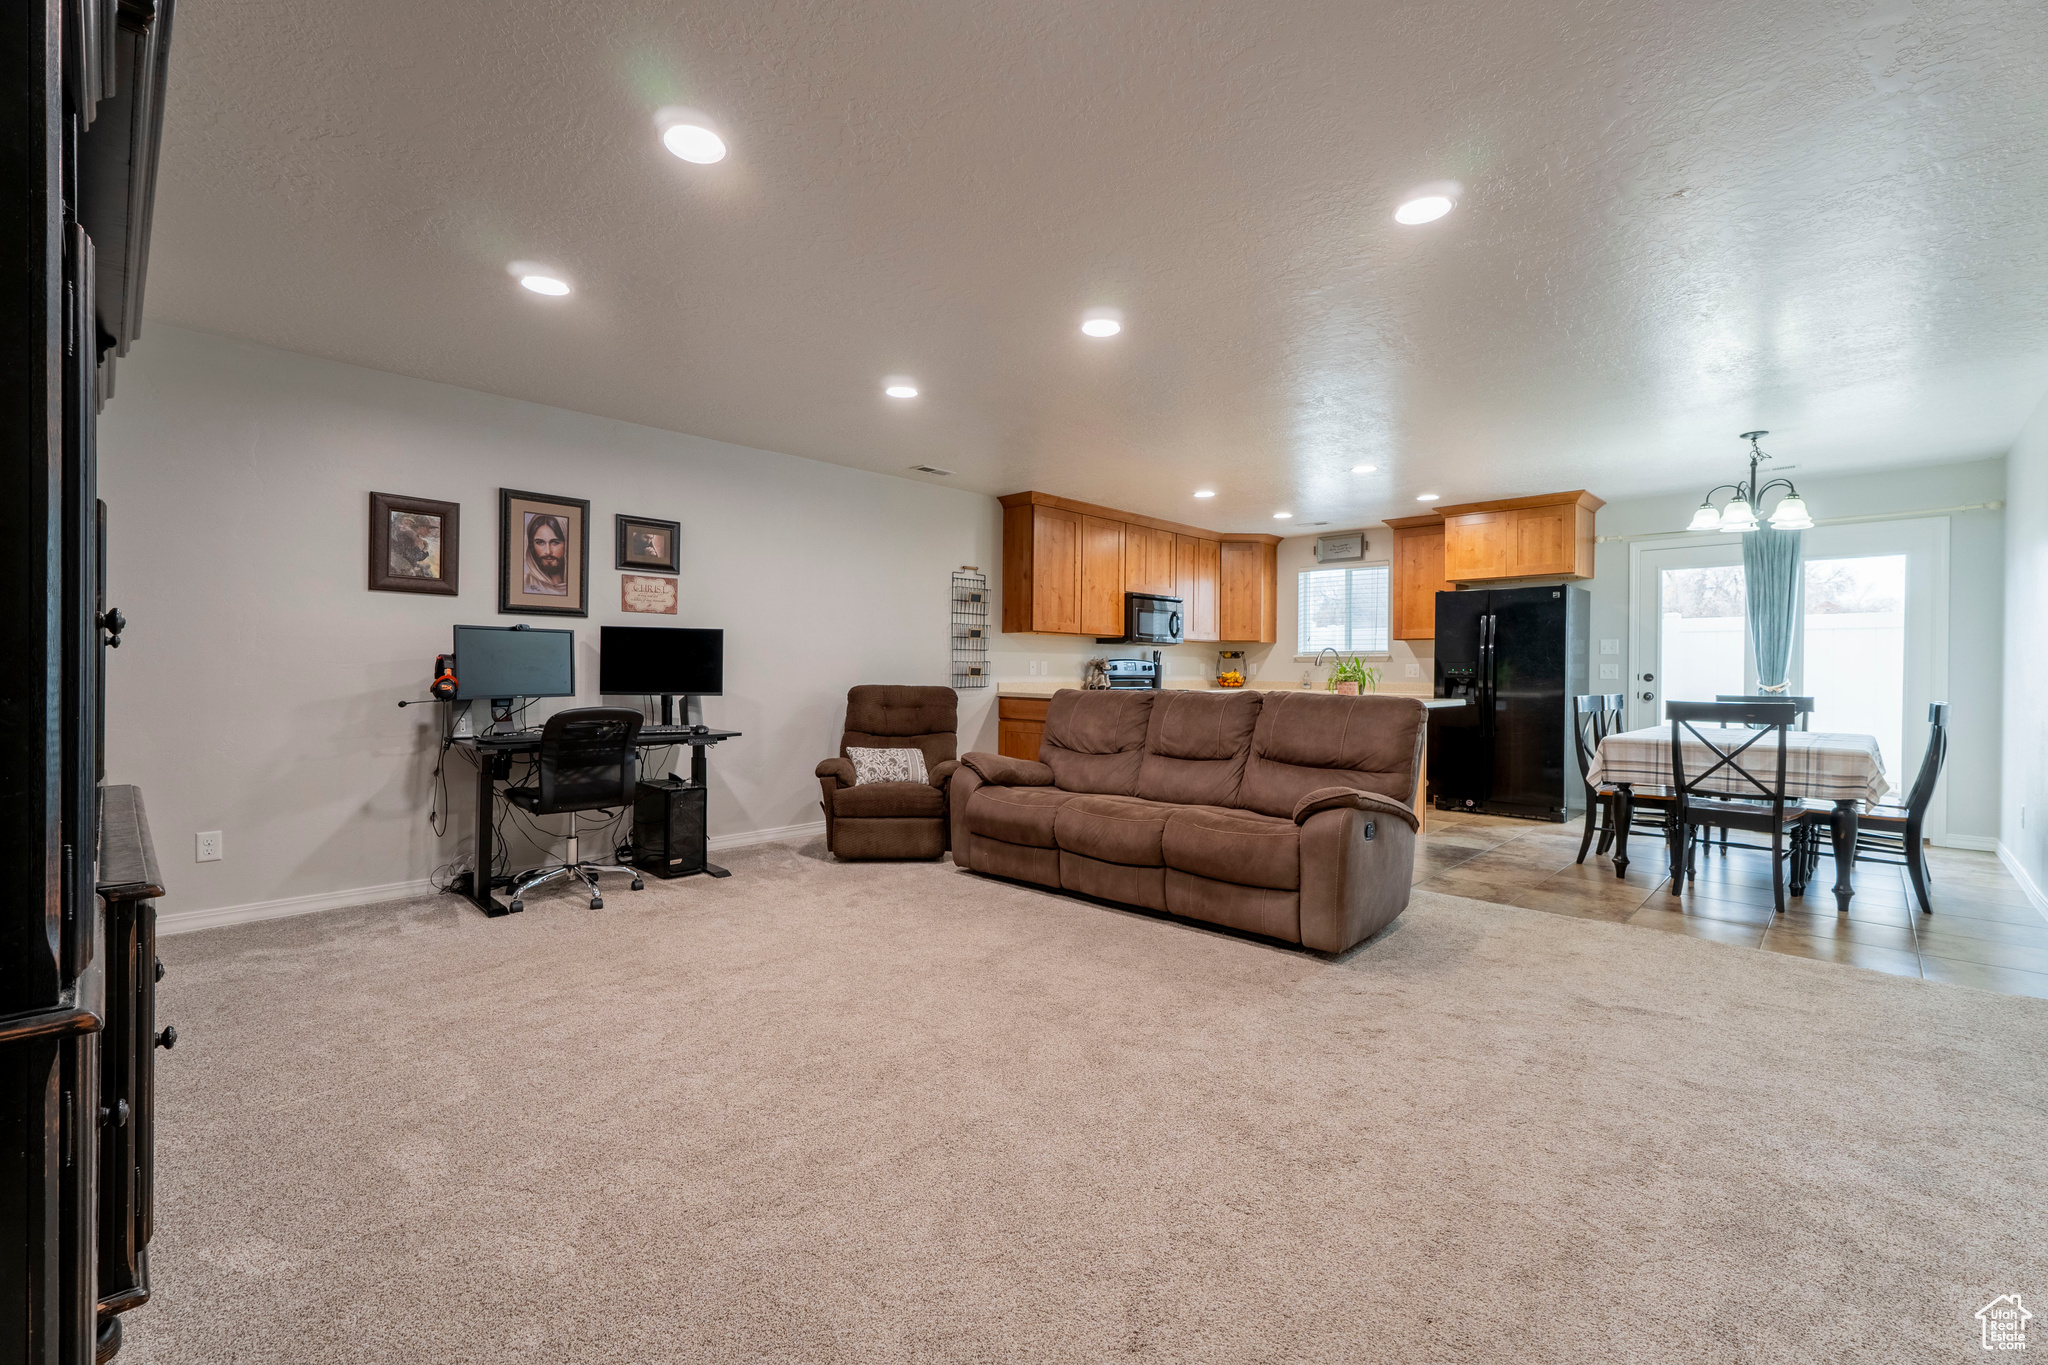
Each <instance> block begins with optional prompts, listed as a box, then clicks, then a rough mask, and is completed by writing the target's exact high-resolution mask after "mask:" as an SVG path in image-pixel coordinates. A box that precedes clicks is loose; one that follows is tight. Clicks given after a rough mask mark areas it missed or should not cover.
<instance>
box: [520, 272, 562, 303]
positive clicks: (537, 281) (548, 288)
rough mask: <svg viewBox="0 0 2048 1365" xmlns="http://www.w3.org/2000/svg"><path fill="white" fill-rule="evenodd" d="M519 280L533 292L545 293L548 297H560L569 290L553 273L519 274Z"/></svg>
mask: <svg viewBox="0 0 2048 1365" xmlns="http://www.w3.org/2000/svg"><path fill="white" fill-rule="evenodd" d="M519 282H520V283H521V284H523V285H525V286H526V287H527V288H528V289H531V290H532V291H533V292H534V293H536V294H546V295H547V296H548V297H550V298H560V297H561V296H562V295H564V294H566V293H568V292H569V286H568V285H567V284H565V283H564V282H562V281H561V280H558V279H556V278H555V277H554V276H553V275H521V276H520V277H519Z"/></svg>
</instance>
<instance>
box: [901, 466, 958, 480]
mask: <svg viewBox="0 0 2048 1365" xmlns="http://www.w3.org/2000/svg"><path fill="white" fill-rule="evenodd" d="M910 471H911V473H913V474H939V475H943V476H945V477H946V478H949V479H950V478H951V477H953V471H952V470H950V469H941V468H939V467H938V466H937V465H935V464H914V465H912V466H911V467H910Z"/></svg>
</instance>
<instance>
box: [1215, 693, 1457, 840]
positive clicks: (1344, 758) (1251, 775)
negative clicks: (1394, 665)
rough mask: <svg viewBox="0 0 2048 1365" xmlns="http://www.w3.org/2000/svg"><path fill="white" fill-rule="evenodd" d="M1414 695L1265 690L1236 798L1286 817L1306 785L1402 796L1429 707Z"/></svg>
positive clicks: (1410, 784) (1408, 792) (1409, 789)
mask: <svg viewBox="0 0 2048 1365" xmlns="http://www.w3.org/2000/svg"><path fill="white" fill-rule="evenodd" d="M1428 714H1429V713H1428V711H1426V710H1425V709H1424V708H1423V705H1422V703H1421V701H1420V700H1418V699H1416V698H1414V697H1375V696H1367V697H1339V696H1333V695H1331V694H1329V693H1318V692H1272V693H1268V694H1267V695H1266V697H1265V699H1264V703H1263V705H1261V706H1260V708H1259V721H1258V724H1257V726H1256V727H1254V728H1253V730H1252V744H1251V756H1250V757H1249V758H1248V759H1247V760H1246V761H1245V769H1244V781H1243V782H1242V783H1241V784H1240V785H1239V788H1238V798H1237V804H1238V805H1239V806H1242V807H1244V808H1245V809H1247V810H1254V811H1257V812H1259V813H1260V814H1261V815H1275V816H1283V817H1289V818H1291V817H1292V816H1293V814H1294V807H1295V805H1296V804H1297V803H1298V802H1299V801H1300V800H1301V798H1302V797H1304V796H1306V795H1308V794H1309V793H1310V792H1312V791H1316V790H1318V789H1319V788H1325V787H1353V788H1356V789H1357V790H1359V791H1369V792H1377V793H1379V794H1380V795H1381V796H1389V797H1392V798H1393V799H1394V800H1396V801H1398V802H1402V803H1404V804H1405V803H1406V802H1408V801H1410V800H1412V799H1413V798H1414V795H1415V771H1416V763H1417V759H1418V755H1419V752H1420V750H1419V746H1420V744H1421V741H1422V736H1423V720H1424V717H1426V716H1427V715H1428Z"/></svg>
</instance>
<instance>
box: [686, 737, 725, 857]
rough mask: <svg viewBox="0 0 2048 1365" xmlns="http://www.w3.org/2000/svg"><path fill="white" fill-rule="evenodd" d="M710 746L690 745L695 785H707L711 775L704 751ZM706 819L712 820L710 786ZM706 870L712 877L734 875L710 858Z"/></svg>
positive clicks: (705, 807)
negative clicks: (706, 781) (708, 777)
mask: <svg viewBox="0 0 2048 1365" xmlns="http://www.w3.org/2000/svg"><path fill="white" fill-rule="evenodd" d="M710 747H711V746H710V745H708V744H692V745H691V746H690V785H691V786H693V787H703V786H704V785H705V778H706V777H707V776H708V775H709V772H710V768H711V765H710V763H708V762H707V761H706V760H705V757H704V751H705V750H706V749H708V748H710ZM704 821H705V823H706V824H709V823H710V822H711V792H710V790H709V789H708V788H706V790H705V793H704ZM705 837H706V838H707V839H709V838H710V832H709V831H708V830H707V831H706V832H705ZM704 872H705V875H707V876H711V877H730V876H731V875H732V873H730V872H728V871H726V870H725V869H724V868H722V867H720V866H719V865H718V864H717V863H714V862H712V861H711V860H710V859H708V858H707V859H705V861H704Z"/></svg>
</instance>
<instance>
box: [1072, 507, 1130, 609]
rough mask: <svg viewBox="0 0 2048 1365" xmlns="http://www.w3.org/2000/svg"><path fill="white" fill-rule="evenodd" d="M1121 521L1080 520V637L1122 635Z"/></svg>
mask: <svg viewBox="0 0 2048 1365" xmlns="http://www.w3.org/2000/svg"><path fill="white" fill-rule="evenodd" d="M1127 529H1128V528H1126V527H1125V525H1124V524H1123V523H1122V522H1120V521H1111V520H1109V519H1108V518H1106V517H1091V516H1083V517H1082V518H1081V633H1082V634H1083V635H1096V636H1106V637H1114V636H1119V635H1122V634H1123V633H1124V532H1125V531H1126V530H1127Z"/></svg>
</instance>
